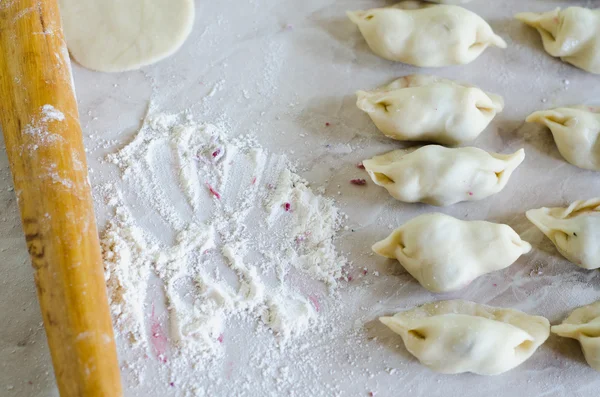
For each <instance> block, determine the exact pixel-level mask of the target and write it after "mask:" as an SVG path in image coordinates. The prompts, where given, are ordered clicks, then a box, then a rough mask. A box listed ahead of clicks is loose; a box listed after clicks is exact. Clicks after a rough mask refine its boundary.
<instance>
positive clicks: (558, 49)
mask: <svg viewBox="0 0 600 397" xmlns="http://www.w3.org/2000/svg"><path fill="white" fill-rule="evenodd" d="M436 2H437V3H461V2H465V1H461V0H456V1H452V0H450V1H448V0H440V1H436ZM348 17H349V18H350V20H351V21H352V22H354V23H355V24H356V25H357V26H358V28H359V30H360V31H361V33H362V35H363V37H364V38H365V40H366V42H367V44H368V45H369V47H370V48H371V50H372V51H373V52H374V53H375V54H377V55H379V56H380V57H382V58H385V59H389V60H391V61H397V62H403V63H407V64H409V65H415V66H421V67H440V66H448V65H464V64H467V63H469V62H472V61H473V60H474V59H476V58H477V57H478V56H479V55H481V53H482V52H483V51H484V50H485V49H486V48H487V47H489V46H496V47H500V48H506V42H505V41H504V40H503V39H502V38H501V37H500V36H498V35H496V34H495V33H494V32H493V30H492V28H491V27H490V25H489V24H488V23H487V22H486V21H485V20H483V19H482V18H481V17H480V16H479V15H477V14H475V13H473V12H471V11H469V10H466V9H464V8H462V7H459V6H456V5H449V4H438V5H434V4H426V3H419V2H413V1H407V2H403V3H399V4H397V5H395V6H392V7H384V8H374V9H371V10H368V11H351V12H350V11H349V12H348ZM516 18H517V19H518V20H520V21H523V22H524V23H526V24H527V25H529V26H532V27H534V28H535V29H537V31H538V32H539V33H540V35H541V37H542V42H543V45H544V49H545V50H546V52H548V53H549V54H550V55H552V56H554V57H559V58H560V59H562V60H563V61H564V62H568V63H570V64H572V65H574V66H576V67H578V68H581V69H583V70H586V71H588V72H591V73H600V9H589V8H583V7H568V8H566V9H564V10H561V9H560V8H556V9H555V10H553V11H548V12H544V13H534V12H523V13H520V14H517V15H516Z"/></svg>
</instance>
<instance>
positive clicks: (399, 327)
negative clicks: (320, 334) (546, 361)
mask: <svg viewBox="0 0 600 397" xmlns="http://www.w3.org/2000/svg"><path fill="white" fill-rule="evenodd" d="M379 320H380V321H381V322H382V323H384V324H385V325H387V326H388V327H390V328H391V329H392V331H394V332H396V333H397V334H399V335H400V336H401V337H402V340H403V341H404V344H405V345H406V349H407V350H408V351H409V352H410V353H411V354H413V355H414V356H415V357H416V358H417V359H418V360H419V361H420V362H421V364H423V365H425V366H426V367H429V368H430V369H432V370H433V371H436V372H441V373H444V374H459V373H463V372H473V373H476V374H479V375H498V374H501V373H503V372H506V371H508V370H510V369H513V368H515V367H516V366H518V365H520V364H521V363H523V362H524V361H525V360H527V359H528V358H529V357H531V355H532V354H533V353H534V352H535V350H536V349H537V348H538V347H539V346H540V345H541V344H542V343H544V341H545V340H546V339H548V336H549V334H550V323H549V322H548V320H547V319H546V318H544V317H540V316H531V315H529V314H526V313H523V312H521V311H518V310H513V309H502V308H495V307H491V306H487V305H480V304H477V303H474V302H469V301H464V300H450V301H439V302H432V303H427V304H425V305H423V306H419V307H417V308H415V309H412V310H409V311H405V312H400V313H397V314H396V315H394V316H393V317H381V318H380V319H379Z"/></svg>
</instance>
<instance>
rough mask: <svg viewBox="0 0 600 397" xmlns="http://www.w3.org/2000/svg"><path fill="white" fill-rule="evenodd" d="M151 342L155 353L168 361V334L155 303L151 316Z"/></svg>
mask: <svg viewBox="0 0 600 397" xmlns="http://www.w3.org/2000/svg"><path fill="white" fill-rule="evenodd" d="M150 334H151V335H150V343H151V345H152V348H153V349H154V353H156V356H157V357H158V359H159V360H160V361H162V362H163V363H166V362H167V356H166V351H167V346H168V341H167V335H166V333H165V332H164V330H163V327H162V324H161V323H160V321H158V319H157V318H156V314H155V311H154V303H153V304H152V316H151V317H150Z"/></svg>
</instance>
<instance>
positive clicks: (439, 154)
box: [363, 145, 525, 206]
mask: <svg viewBox="0 0 600 397" xmlns="http://www.w3.org/2000/svg"><path fill="white" fill-rule="evenodd" d="M524 158H525V151H524V150H523V149H520V150H519V151H517V152H515V153H513V154H497V153H488V152H486V151H484V150H481V149H478V148H474V147H465V148H454V149H449V148H446V147H443V146H438V145H428V146H424V147H422V148H419V149H417V150H415V151H413V152H411V153H408V154H407V150H402V149H400V150H394V151H392V152H389V153H386V154H384V155H381V156H376V157H373V158H372V159H370V160H365V161H363V165H364V166H365V169H366V170H367V172H368V173H369V176H370V177H371V179H372V180H373V182H375V183H376V184H377V185H379V186H383V187H384V188H386V189H387V191H388V192H389V193H390V194H391V195H392V196H393V197H394V198H395V199H397V200H400V201H404V202H407V203H415V202H422V203H427V204H431V205H438V206H446V205H452V204H455V203H458V202H460V201H475V200H481V199H484V198H486V197H489V196H491V195H492V194H495V193H498V192H499V191H501V190H502V189H504V186H506V183H507V182H508V179H509V178H510V176H511V174H512V173H513V171H514V170H515V168H517V167H518V166H519V164H521V163H522V162H523V159H524Z"/></svg>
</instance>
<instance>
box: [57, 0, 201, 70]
mask: <svg viewBox="0 0 600 397" xmlns="http://www.w3.org/2000/svg"><path fill="white" fill-rule="evenodd" d="M60 11H61V16H62V23H63V30H64V33H65V38H66V40H67V47H68V48H69V52H70V53H71V56H72V57H73V58H75V60H76V61H77V62H78V63H80V64H81V65H82V66H84V67H86V68H88V69H92V70H97V71H101V72H123V71H126V70H133V69H139V68H140V67H142V66H144V65H149V64H151V63H154V62H157V61H160V60H161V59H164V58H166V57H168V56H169V55H171V54H173V53H174V52H175V51H177V49H179V47H181V45H182V44H183V42H184V41H185V39H186V38H187V36H188V35H189V34H190V32H191V30H192V26H193V24H194V1H193V0H60Z"/></svg>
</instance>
